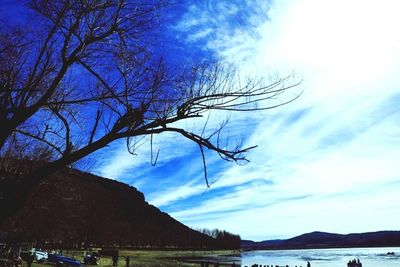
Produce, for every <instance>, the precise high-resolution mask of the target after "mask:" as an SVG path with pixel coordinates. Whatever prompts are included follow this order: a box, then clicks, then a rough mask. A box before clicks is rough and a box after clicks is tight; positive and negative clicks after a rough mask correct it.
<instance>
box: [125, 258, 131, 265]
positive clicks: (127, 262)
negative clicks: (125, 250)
mask: <svg viewBox="0 0 400 267" xmlns="http://www.w3.org/2000/svg"><path fill="white" fill-rule="evenodd" d="M130 261H131V259H130V258H129V256H128V257H126V258H125V262H126V267H129V262H130Z"/></svg>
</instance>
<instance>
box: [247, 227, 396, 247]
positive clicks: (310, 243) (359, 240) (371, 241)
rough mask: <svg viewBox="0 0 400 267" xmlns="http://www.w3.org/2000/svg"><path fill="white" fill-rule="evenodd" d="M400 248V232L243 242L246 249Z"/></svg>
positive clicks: (303, 236) (314, 233)
mask: <svg viewBox="0 0 400 267" xmlns="http://www.w3.org/2000/svg"><path fill="white" fill-rule="evenodd" d="M386 246H400V231H380V232H371V233H359V234H347V235H341V234H333V233H325V232H312V233H307V234H303V235H299V236H296V237H293V238H290V239H286V240H266V241H261V242H254V241H249V240H242V243H241V247H242V248H244V249H289V248H293V249H301V248H339V247H386Z"/></svg>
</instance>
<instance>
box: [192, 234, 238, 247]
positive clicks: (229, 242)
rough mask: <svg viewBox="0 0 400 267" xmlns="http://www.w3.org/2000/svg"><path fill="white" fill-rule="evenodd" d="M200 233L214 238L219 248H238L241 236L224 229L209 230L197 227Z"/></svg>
mask: <svg viewBox="0 0 400 267" xmlns="http://www.w3.org/2000/svg"><path fill="white" fill-rule="evenodd" d="M198 231H199V232H200V233H202V234H205V235H208V236H210V237H212V238H214V239H215V240H216V242H217V246H218V247H219V248H225V249H238V248H240V243H241V238H240V235H235V234H232V233H229V232H227V231H225V230H219V229H214V230H209V229H198Z"/></svg>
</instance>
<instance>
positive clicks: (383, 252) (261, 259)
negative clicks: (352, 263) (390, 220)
mask: <svg viewBox="0 0 400 267" xmlns="http://www.w3.org/2000/svg"><path fill="white" fill-rule="evenodd" d="M388 252H394V253H395V254H394V255H387V253H388ZM241 258H242V266H246V265H247V266H251V265H253V264H259V265H260V264H261V265H263V266H264V265H269V266H271V265H273V266H275V265H279V266H286V265H289V266H290V267H294V266H298V267H299V266H303V267H306V266H307V261H310V263H311V267H347V262H348V261H349V260H352V259H360V261H361V263H362V266H363V267H400V247H398V248H387V247H386V248H346V249H304V250H259V251H248V252H243V253H241Z"/></svg>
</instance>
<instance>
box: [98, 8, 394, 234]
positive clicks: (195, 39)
mask: <svg viewBox="0 0 400 267" xmlns="http://www.w3.org/2000/svg"><path fill="white" fill-rule="evenodd" d="M399 8H400V4H399V3H398V2H397V1H389V0H383V1H380V2H379V3H377V2H376V1H369V0H367V1H361V0H356V1H344V0H339V1H337V0H336V1H333V0H332V1H318V0H297V1H272V2H269V1H262V0H246V1H196V2H193V3H192V5H191V6H190V7H189V8H188V10H187V12H186V14H185V15H184V16H183V17H182V19H181V21H180V22H178V23H176V25H175V26H174V29H173V30H174V31H176V32H177V34H178V36H180V38H181V39H182V40H186V41H187V44H188V46H192V45H193V46H194V47H196V45H198V44H201V45H203V47H204V49H209V50H212V51H213V52H215V53H216V54H218V55H219V56H221V57H224V58H226V59H228V60H232V61H234V62H236V63H239V65H240V67H241V72H242V74H243V75H244V76H246V75H250V76H251V75H254V74H257V75H260V76H269V75H272V76H274V75H276V73H278V74H279V75H281V76H285V75H287V74H291V73H293V72H295V73H297V74H298V75H299V76H298V77H302V79H303V83H302V86H303V88H304V89H305V90H304V93H303V94H302V96H301V97H300V98H299V99H298V100H296V101H295V102H293V103H291V104H290V105H287V106H284V107H281V108H279V109H276V110H270V111H268V112H261V113H257V114H254V113H252V114H241V115H240V114H239V115H238V114H233V115H231V119H232V121H231V124H230V128H229V129H228V131H227V132H226V133H227V134H229V135H231V136H232V138H233V139H235V137H239V138H240V137H243V138H244V140H245V143H244V145H245V146H252V145H258V147H257V149H255V150H253V151H251V152H250V153H249V155H248V157H249V159H250V161H251V162H250V163H249V164H246V165H244V166H237V165H235V164H230V163H226V162H223V161H221V160H219V159H218V156H217V155H215V154H213V153H207V162H208V172H209V176H210V179H211V181H213V182H215V183H214V184H213V185H212V187H211V188H210V189H206V186H205V183H204V177H203V173H202V172H203V170H202V162H201V158H200V155H199V153H198V148H197V147H196V146H195V145H193V144H192V143H190V142H186V141H184V140H183V139H182V138H178V137H177V136H174V135H160V136H157V137H156V138H155V140H154V141H155V143H154V144H155V146H154V148H155V149H160V150H161V152H160V153H161V154H160V159H159V164H158V166H156V167H154V168H151V167H150V163H149V162H150V156H149V155H150V154H149V149H148V146H143V147H142V148H140V149H139V150H138V156H137V157H132V156H127V154H126V152H123V151H124V148H123V147H121V146H118V147H117V146H116V147H115V150H114V151H113V152H111V153H110V157H107V159H108V162H107V164H104V166H103V168H102V169H101V170H100V171H99V172H100V173H101V174H103V175H105V176H107V177H111V178H116V179H125V180H124V181H127V182H129V183H132V184H135V183H136V184H137V185H140V186H139V189H140V190H142V191H144V192H145V194H146V196H147V198H148V200H149V202H150V203H153V204H156V205H158V206H159V207H161V208H162V209H163V210H164V211H167V212H170V213H171V214H172V216H174V217H175V218H177V219H179V220H181V221H182V222H184V223H187V224H188V225H189V226H192V227H195V228H197V227H199V228H202V227H209V228H215V227H218V228H223V229H226V230H229V231H232V232H235V233H239V234H241V235H242V237H244V238H253V239H257V240H260V239H267V238H276V237H289V236H292V235H295V234H301V233H303V232H308V231H313V230H325V231H331V232H342V233H346V232H360V231H373V230H379V229H397V228H398V226H397V225H395V224H396V222H397V221H398V220H399V219H400V218H399V217H398V216H399V215H398V214H399V213H398V210H399V208H400V204H398V201H397V193H398V190H399V189H400V187H399V186H400V184H399V182H398V181H399V180H400V175H399V174H398V160H397V159H399V158H400V149H399V147H400V124H399V121H400V112H399V111H400V110H399V109H400V108H399V107H398V103H399V100H400V76H399V75H398V72H399V69H400V32H399V31H398V29H399V28H400V18H399V16H398V15H397V11H398V10H399ZM225 118H226V114H223V115H222V116H221V114H219V113H215V114H212V118H211V119H210V125H211V126H217V125H218V124H219V123H220V121H221V120H223V119H225ZM205 119H206V118H203V120H199V121H195V122H191V123H190V124H186V123H185V125H181V126H183V127H187V128H188V129H192V130H196V127H197V129H198V127H200V128H201V127H202V125H203V123H204V120H205ZM211 128H212V127H211ZM371 210H373V211H374V213H372V212H371ZM383 217H384V218H385V220H382V219H381V218H383ZM349 218H350V219H349Z"/></svg>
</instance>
